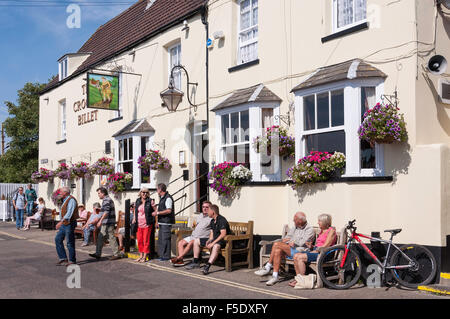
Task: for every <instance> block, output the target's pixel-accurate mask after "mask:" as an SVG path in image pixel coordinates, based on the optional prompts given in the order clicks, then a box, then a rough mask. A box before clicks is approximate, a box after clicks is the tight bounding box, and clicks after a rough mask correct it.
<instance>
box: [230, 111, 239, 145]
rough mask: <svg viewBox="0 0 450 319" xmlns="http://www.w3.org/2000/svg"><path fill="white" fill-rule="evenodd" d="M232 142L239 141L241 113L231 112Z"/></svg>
mask: <svg viewBox="0 0 450 319" xmlns="http://www.w3.org/2000/svg"><path fill="white" fill-rule="evenodd" d="M230 117H231V143H237V142H238V141H239V113H238V112H236V113H231V115H230Z"/></svg>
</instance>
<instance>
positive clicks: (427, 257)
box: [391, 245, 436, 289]
mask: <svg viewBox="0 0 450 319" xmlns="http://www.w3.org/2000/svg"><path fill="white" fill-rule="evenodd" d="M402 252H403V254H405V255H406V256H408V257H409V258H411V259H412V264H411V266H412V267H411V268H405V269H392V270H391V272H392V275H393V276H394V278H395V279H396V280H397V282H398V283H399V284H400V285H402V286H405V287H408V288H414V289H415V288H417V287H418V286H421V285H427V284H429V283H430V282H431V281H432V280H433V279H434V277H435V275H436V259H435V258H434V256H433V254H432V253H431V252H430V251H429V250H428V249H427V248H425V247H423V246H420V245H404V246H401V247H400V250H396V251H395V253H394V254H392V257H391V266H404V265H409V261H408V259H406V257H405V256H404V255H403V254H402Z"/></svg>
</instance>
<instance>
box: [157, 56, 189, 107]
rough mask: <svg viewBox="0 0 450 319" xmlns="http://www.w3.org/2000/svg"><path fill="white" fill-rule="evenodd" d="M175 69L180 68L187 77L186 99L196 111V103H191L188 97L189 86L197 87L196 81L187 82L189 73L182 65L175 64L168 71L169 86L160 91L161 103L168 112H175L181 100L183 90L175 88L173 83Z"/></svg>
mask: <svg viewBox="0 0 450 319" xmlns="http://www.w3.org/2000/svg"><path fill="white" fill-rule="evenodd" d="M176 69H181V70H183V71H184V73H185V74H186V78H187V88H186V92H187V95H188V96H187V99H188V102H189V104H190V105H191V106H193V107H194V111H195V112H196V111H197V105H195V104H193V103H192V102H191V99H190V98H189V86H190V85H195V86H196V87H197V86H198V83H193V82H189V74H188V72H187V70H186V69H185V68H184V66H182V65H175V66H174V67H173V68H172V70H171V71H170V80H169V87H168V88H167V89H165V90H164V91H162V92H161V93H160V95H161V99H162V101H163V103H162V105H163V106H166V107H167V109H168V110H169V112H175V111H176V110H177V107H178V105H179V104H180V103H181V101H182V100H183V95H184V93H183V91H180V90H178V89H177V88H175V86H174V84H173V83H174V76H173V72H174V71H175V70H176Z"/></svg>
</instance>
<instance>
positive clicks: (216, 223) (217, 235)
mask: <svg viewBox="0 0 450 319" xmlns="http://www.w3.org/2000/svg"><path fill="white" fill-rule="evenodd" d="M208 216H209V217H210V218H211V231H210V234H209V239H208V240H207V241H206V243H205V244H204V245H205V246H204V247H206V248H208V249H209V250H210V252H211V255H210V256H209V260H208V262H207V263H206V265H205V266H204V267H203V274H204V275H207V274H209V268H210V267H211V265H212V264H213V263H214V262H215V261H216V259H217V257H219V251H220V250H221V249H223V248H225V245H226V244H227V243H226V241H225V240H224V238H225V236H226V235H229V234H230V233H231V230H230V225H229V224H228V221H227V220H226V218H225V217H223V216H222V215H220V213H219V206H217V205H210V206H209V210H208ZM201 247H203V243H202V242H201V241H200V238H197V239H196V240H195V242H194V262H192V263H191V264H189V265H188V266H186V269H194V268H200V254H201Z"/></svg>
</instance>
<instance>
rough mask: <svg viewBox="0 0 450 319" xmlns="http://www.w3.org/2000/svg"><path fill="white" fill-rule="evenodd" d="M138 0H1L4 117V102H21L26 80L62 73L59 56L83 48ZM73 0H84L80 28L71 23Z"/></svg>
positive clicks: (0, 108)
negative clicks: (106, 24)
mask: <svg viewBox="0 0 450 319" xmlns="http://www.w3.org/2000/svg"><path fill="white" fill-rule="evenodd" d="M33 1H34V3H33ZM136 1H137V0H136ZM136 1H133V0H78V1H70V2H69V1H66V0H45V1H44V0H10V1H8V0H0V36H1V37H0V43H1V44H0V63H1V73H0V74H1V75H0V121H1V122H3V121H4V120H5V119H6V118H7V117H8V111H7V108H6V106H5V103H4V102H5V101H11V102H14V103H16V100H17V90H19V89H21V88H22V87H23V86H24V84H25V83H26V82H41V83H45V82H47V80H48V79H49V78H51V77H52V76H53V75H56V74H57V72H58V64H57V59H59V58H60V57H61V56H63V55H64V54H66V53H72V52H77V51H78V49H79V48H80V47H81V46H82V45H83V43H84V42H85V41H87V40H88V39H89V37H90V36H91V35H92V34H93V33H94V32H95V30H97V28H98V27H99V26H100V25H102V24H104V23H105V22H107V21H108V20H110V19H111V18H113V17H115V16H116V15H118V14H119V13H120V12H122V11H124V10H126V9H127V8H128V7H129V6H131V4H132V3H133V2H136ZM94 2H95V4H102V5H101V6H97V5H96V6H93V5H90V4H93V3H94ZM105 2H108V3H105ZM111 2H115V3H116V4H114V5H112V4H110V3H111ZM125 2H127V3H128V4H123V3H125ZM69 3H75V4H81V5H80V8H81V27H80V28H79V29H77V28H74V29H70V28H68V27H67V24H66V20H67V18H68V17H69V16H70V13H67V12H66V9H67V6H68V4H69ZM117 3H121V4H120V5H119V4H117ZM55 4H56V5H58V6H56V5H55Z"/></svg>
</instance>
